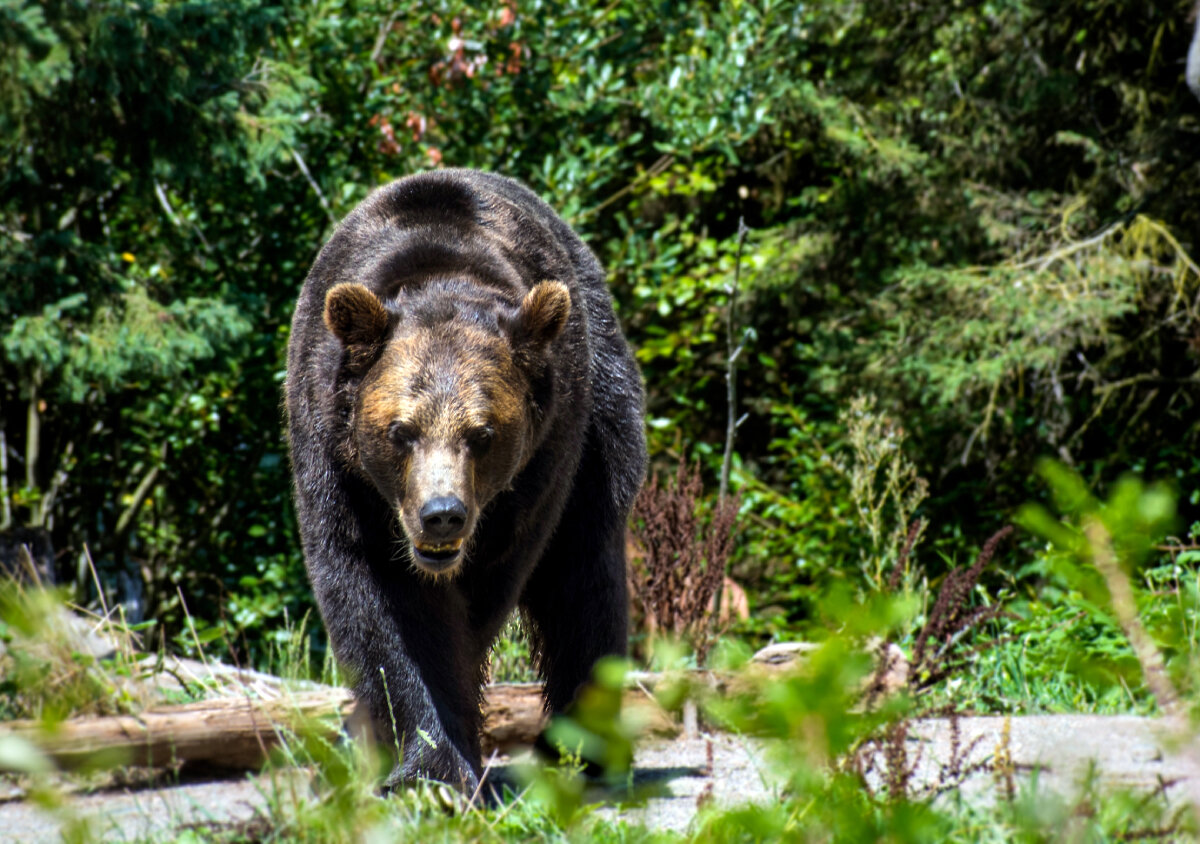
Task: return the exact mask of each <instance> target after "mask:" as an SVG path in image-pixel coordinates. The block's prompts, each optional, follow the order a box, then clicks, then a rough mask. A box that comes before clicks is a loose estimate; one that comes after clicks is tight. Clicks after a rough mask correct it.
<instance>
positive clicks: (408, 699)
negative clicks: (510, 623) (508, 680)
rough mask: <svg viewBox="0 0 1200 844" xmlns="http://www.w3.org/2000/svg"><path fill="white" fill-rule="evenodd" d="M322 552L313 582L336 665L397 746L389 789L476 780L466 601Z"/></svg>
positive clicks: (387, 740) (473, 677)
mask: <svg viewBox="0 0 1200 844" xmlns="http://www.w3.org/2000/svg"><path fill="white" fill-rule="evenodd" d="M330 550H331V549H329V548H328V547H327V548H326V549H325V551H326V553H325V554H323V555H321V556H320V557H318V556H316V555H312V558H313V559H315V560H323V561H324V563H323V564H320V563H319V564H318V565H316V566H313V567H312V573H311V574H312V582H313V587H314V591H315V592H316V595H317V600H318V604H319V605H320V607H321V615H322V617H323V619H324V621H325V626H326V629H327V630H328V632H329V639H330V642H331V644H332V645H333V649H334V653H335V655H336V656H337V659H338V662H339V664H340V665H342V666H343V667H344V668H345V670H346V671H347V673H348V674H349V675H350V678H351V680H352V687H353V689H354V692H355V695H356V696H357V697H358V699H359V701H361V702H363V703H365V704H366V706H367V710H368V713H369V715H370V720H371V725H372V728H373V732H374V737H375V739H376V741H378V742H379V744H380V745H382V746H383V747H386V748H388V749H390V750H393V751H396V750H397V749H398V751H399V758H398V760H397V762H396V767H395V769H394V770H393V772H392V774H391V776H389V778H388V780H387V787H396V786H397V785H400V784H402V783H408V782H413V781H417V780H422V779H431V780H437V781H439V782H444V783H447V784H449V785H452V786H454V787H456V788H459V789H461V790H462V791H463V792H464V793H466V794H471V793H473V792H474V791H475V789H476V788H477V787H478V784H479V774H480V750H479V728H480V720H481V716H480V709H479V668H478V666H470V665H467V664H466V660H467V659H468V656H467V655H468V654H469V653H470V652H471V650H472V649H471V648H470V647H468V646H467V631H466V629H465V628H464V626H463V625H464V624H465V619H466V618H467V611H466V607H465V605H464V604H463V601H462V599H461V596H459V595H458V593H457V590H455V589H453V587H452V586H451V585H450V584H447V583H437V582H432V581H430V580H428V579H422V578H420V577H417V576H415V575H413V574H412V573H411V572H408V571H405V570H402V569H401V568H400V565H399V564H397V563H396V562H395V561H392V560H391V559H388V560H386V561H382V560H381V561H378V562H372V563H371V564H368V563H366V562H364V560H363V559H362V558H361V557H356V556H355V555H353V554H349V553H347V554H344V555H338V556H337V558H336V559H335V558H334V556H333V555H332V554H330V553H329V551H330Z"/></svg>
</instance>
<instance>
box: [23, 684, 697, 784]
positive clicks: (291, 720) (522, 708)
mask: <svg viewBox="0 0 1200 844" xmlns="http://www.w3.org/2000/svg"><path fill="white" fill-rule="evenodd" d="M354 705H355V702H354V697H353V695H352V694H351V693H350V692H349V691H347V690H345V689H339V688H332V687H318V688H316V689H312V690H307V691H302V692H297V693H295V694H292V695H285V696H281V697H279V698H275V699H271V700H263V699H251V698H247V697H225V698H215V699H211V700H205V701H199V702H197V703H188V704H181V705H176V706H157V707H153V708H151V709H147V710H145V711H143V712H142V713H140V714H138V715H115V716H92V717H83V718H72V719H69V720H67V721H63V722H61V723H60V724H58V725H56V727H55V728H54V729H53V730H46V729H45V728H43V726H42V725H41V724H40V723H38V722H36V721H10V722H8V723H7V724H0V733H3V732H9V733H13V734H16V735H19V736H22V737H23V738H26V739H28V740H30V741H32V742H33V743H34V744H35V745H36V746H38V747H39V748H41V750H42V751H43V752H44V753H45V754H46V755H47V756H48V757H49V758H50V759H51V760H53V761H54V762H55V764H57V765H58V766H59V767H61V768H64V769H78V768H84V767H88V766H92V765H139V766H147V767H165V766H170V765H174V764H180V763H188V764H199V765H203V766H205V767H209V768H225V769H231V770H253V769H257V768H260V767H262V765H263V764H264V762H265V761H266V760H267V758H268V756H269V755H270V752H271V750H272V749H274V748H276V747H278V746H279V744H280V742H281V741H282V740H283V738H284V737H285V736H286V735H287V734H288V733H293V732H295V731H297V730H308V731H315V733H316V734H317V735H319V736H320V737H322V738H324V739H326V740H335V739H336V738H337V737H338V735H339V733H341V731H342V724H343V722H344V721H345V720H346V719H347V718H350V717H351V713H352V711H353V709H354ZM625 705H626V706H627V707H628V708H629V709H630V710H631V711H632V712H634V713H635V717H638V718H640V719H641V722H642V724H643V725H644V731H645V732H648V733H653V734H655V735H674V734H675V732H676V728H675V725H674V724H673V722H672V721H671V718H670V716H669V715H668V714H667V713H665V712H663V711H662V709H661V708H660V707H658V705H657V704H655V703H654V701H653V699H652V698H650V697H649V696H648V695H647V694H646V693H645V692H644V691H641V690H639V689H631V690H629V692H627V694H626V702H625ZM543 724H544V712H543V709H542V694H541V686H540V684H537V683H512V684H496V685H492V686H489V687H488V688H487V691H486V696H485V703H484V728H483V737H482V738H483V745H484V748H485V751H486V752H489V753H490V752H491V751H492V750H502V751H503V750H507V749H510V748H512V747H516V746H519V745H529V744H532V743H533V741H534V739H535V738H536V737H537V734H538V732H539V731H540V730H541V728H542V726H543Z"/></svg>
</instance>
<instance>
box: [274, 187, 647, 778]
mask: <svg viewBox="0 0 1200 844" xmlns="http://www.w3.org/2000/svg"><path fill="white" fill-rule="evenodd" d="M287 409H288V428H289V439H290V445H291V451H292V462H293V469H294V472H295V477H296V504H297V511H298V515H299V522H300V528H301V536H302V539H303V541H304V549H305V559H306V562H307V565H308V570H309V577H310V580H311V581H312V584H313V589H314V592H315V593H316V596H317V601H318V604H319V606H320V609H321V613H322V617H323V618H324V621H325V625H326V627H327V629H328V631H329V636H330V640H331V642H332V644H333V647H334V651H335V653H336V654H337V656H338V659H339V661H340V662H341V663H342V664H343V665H344V666H346V667H347V669H348V670H349V671H350V673H351V675H352V677H353V681H354V688H355V691H356V693H357V695H358V696H359V698H360V699H362V700H364V701H366V703H367V705H368V708H369V710H370V712H371V715H372V718H373V720H374V722H375V726H376V731H377V733H378V734H379V736H380V738H381V739H382V740H383V741H384V743H385V744H388V745H390V744H391V741H392V736H393V730H392V715H393V714H394V718H395V730H396V733H397V735H396V737H397V738H398V740H399V742H400V745H401V747H402V750H403V758H402V759H401V760H400V762H399V763H398V766H397V769H396V771H395V773H394V774H393V779H394V780H397V781H400V780H408V779H412V778H415V777H432V778H435V779H439V780H443V781H445V782H450V783H454V784H456V785H460V786H461V787H463V788H464V789H467V790H471V789H473V788H474V787H475V786H476V785H477V784H478V777H479V774H480V758H479V727H480V714H479V713H480V709H479V692H480V682H481V678H482V671H483V666H484V663H485V660H486V657H487V652H488V650H489V648H490V646H491V643H492V641H493V640H494V638H495V636H496V634H497V633H498V631H499V629H500V627H501V626H502V625H503V624H504V622H505V621H506V619H507V618H508V616H509V614H510V613H511V612H512V610H513V608H514V607H520V608H521V609H522V611H523V612H524V614H525V616H526V617H527V619H528V620H529V621H530V623H531V627H532V636H533V645H534V648H535V650H536V652H537V653H538V656H539V668H540V670H541V672H542V674H543V676H544V677H545V680H546V698H547V703H548V705H549V707H550V708H551V709H552V710H554V711H561V710H563V709H564V708H566V707H567V706H568V705H569V704H570V702H571V701H572V699H573V698H574V695H575V693H576V691H577V690H578V688H579V686H580V684H581V683H583V682H584V681H585V680H586V679H587V678H588V676H589V674H590V671H591V667H592V665H593V664H594V662H595V661H596V659H598V658H599V657H601V656H604V655H606V654H623V653H624V652H625V647H626V642H625V639H626V623H627V622H626V606H627V598H626V594H625V560H624V529H625V521H626V518H627V514H628V511H629V507H630V505H631V503H632V500H633V497H634V496H635V495H636V493H637V490H638V487H639V486H640V484H641V480H642V476H643V474H644V470H645V442H644V434H643V429H642V388H641V383H640V378H639V375H638V372H637V368H636V365H635V364H634V362H633V359H632V356H631V355H630V353H629V349H628V347H627V345H626V343H625V341H624V338H623V337H622V336H621V332H620V328H619V326H618V325H617V322H616V319H615V317H614V315H613V312H612V302H611V298H610V296H609V294H608V291H607V289H606V287H605V282H604V274H603V271H602V270H601V268H600V266H599V264H598V263H597V262H596V259H595V258H594V257H593V256H592V254H591V253H590V252H589V251H588V250H587V248H586V247H585V246H584V245H583V243H582V242H581V241H580V240H579V239H578V237H576V236H575V234H574V233H573V232H572V231H571V230H570V228H569V227H568V226H567V225H566V224H565V223H563V222H562V220H560V219H559V218H558V217H557V216H556V215H555V214H554V213H553V212H552V211H551V210H550V209H549V207H548V206H546V205H545V204H544V203H542V202H541V201H540V200H539V199H537V197H535V196H534V195H533V194H532V193H531V192H529V191H528V190H527V189H526V188H524V187H522V186H521V185H519V184H517V183H516V182H513V181H510V180H507V179H503V178H500V177H497V176H492V175H488V174H482V173H475V172H471V171H442V172H437V173H429V174H423V175H420V176H414V177H410V178H408V179H402V180H400V181H398V182H395V183H393V184H391V185H388V186H387V187H385V188H382V189H380V190H379V191H376V192H375V193H374V194H372V195H371V196H370V197H369V198H368V199H367V200H366V201H365V202H364V203H363V204H362V205H361V206H359V208H358V209H356V210H355V211H354V212H353V213H352V214H351V215H350V216H349V217H347V218H346V220H345V221H344V222H343V223H342V224H341V226H339V227H338V230H337V231H336V232H335V233H334V235H333V237H332V238H331V239H330V241H329V243H327V244H326V246H325V248H324V249H323V250H322V251H321V254H320V256H318V258H317V261H316V263H315V264H314V266H313V269H312V271H311V272H310V273H309V277H308V280H307V281H306V282H305V286H304V289H303V290H302V291H301V294H300V299H299V301H298V303H297V307H296V313H295V316H294V319H293V324H292V337H291V342H290V344H289V347H288V378H287ZM449 499H455V500H458V501H459V502H460V503H461V504H462V505H463V506H462V510H461V515H462V517H463V520H462V521H461V523H460V522H457V521H456V522H454V526H453V530H452V533H451V534H445V533H444V532H442V533H438V531H441V530H442V527H445V526H444V525H442V526H441V527H438V525H437V524H436V523H433V522H430V521H429V520H428V518H427V515H423V513H427V511H428V508H429V506H430V505H431V502H436V501H442V500H449ZM455 512H456V513H458V512H459V511H455ZM430 524H434V527H433V528H431V527H430ZM447 524H449V523H447ZM447 530H449V528H447ZM435 533H437V535H436V536H435V535H434V534H435ZM431 537H432V538H431ZM458 543H461V545H459V544H458Z"/></svg>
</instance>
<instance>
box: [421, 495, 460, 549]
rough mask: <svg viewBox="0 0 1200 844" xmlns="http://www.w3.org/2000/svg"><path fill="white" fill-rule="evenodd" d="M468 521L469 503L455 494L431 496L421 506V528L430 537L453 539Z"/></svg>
mask: <svg viewBox="0 0 1200 844" xmlns="http://www.w3.org/2000/svg"><path fill="white" fill-rule="evenodd" d="M466 523H467V505H466V504H463V503H462V500H461V499H459V498H458V497H456V496H453V495H443V496H441V497H439V498H431V499H429V500H428V501H426V502H425V506H424V507H422V508H421V529H422V530H423V531H424V532H425V535H426V536H428V537H429V538H430V539H434V540H437V539H452V538H454V537H455V536H456V535H457V534H459V533H461V532H462V529H463V526H464V525H466Z"/></svg>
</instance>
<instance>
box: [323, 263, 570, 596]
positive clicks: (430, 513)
mask: <svg viewBox="0 0 1200 844" xmlns="http://www.w3.org/2000/svg"><path fill="white" fill-rule="evenodd" d="M405 296H406V298H404V301H402V302H400V303H394V304H392V305H391V306H385V304H384V302H382V301H381V300H380V299H379V298H378V297H377V296H376V295H375V294H374V293H373V292H372V291H371V290H370V289H368V288H367V287H365V286H363V285H360V284H354V283H348V284H338V285H336V286H335V287H333V288H331V289H330V290H329V292H328V294H327V295H326V297H325V324H326V326H327V327H328V328H329V330H330V331H331V332H332V333H333V334H334V335H335V336H336V337H337V338H338V339H339V340H340V341H341V343H342V346H343V349H344V357H343V361H344V362H343V366H344V367H345V368H346V370H347V373H348V375H349V376H350V383H352V384H354V385H355V386H354V390H353V393H352V395H351V398H350V400H349V401H350V408H349V409H350V449H349V450H350V454H351V455H352V459H353V460H354V461H355V462H356V463H357V464H358V466H357V468H359V469H360V470H361V471H362V473H363V474H364V475H365V476H366V478H367V479H368V480H369V481H370V482H371V483H372V484H373V485H374V486H375V488H376V489H377V490H378V492H379V493H380V495H382V496H383V497H384V499H386V500H387V501H388V503H389V504H390V505H391V506H392V508H393V511H394V512H395V513H396V516H397V519H398V521H399V523H400V525H401V527H402V528H403V533H404V537H403V541H404V543H405V545H406V547H407V550H408V551H409V553H410V557H411V559H412V562H413V564H414V565H415V566H416V567H417V569H418V570H420V571H423V572H425V573H427V574H431V575H440V576H453V575H454V574H455V573H456V572H457V571H458V570H459V568H460V564H461V562H462V560H463V558H464V557H465V555H466V553H467V550H468V549H469V547H470V541H471V536H472V534H473V532H474V530H475V526H476V524H477V522H478V520H479V515H480V513H481V512H482V511H483V509H484V508H485V507H486V506H487V504H488V502H489V501H491V500H492V498H493V497H495V495H496V494H497V493H499V492H501V491H502V490H504V489H507V488H508V487H510V486H511V484H512V481H513V479H514V477H516V475H517V473H518V472H519V471H520V470H521V469H522V468H523V467H524V466H525V464H526V463H527V462H528V461H529V458H530V457H531V455H532V452H533V448H534V441H535V434H536V430H535V429H536V425H537V423H538V419H537V416H538V413H539V409H538V407H537V405H536V402H535V401H534V389H535V385H536V384H537V383H538V381H539V379H541V378H542V376H543V373H544V372H545V370H546V367H547V365H548V351H549V346H550V344H551V342H552V341H553V340H554V339H555V338H556V337H558V335H559V334H560V333H561V332H562V330H563V328H564V327H565V325H566V323H567V318H568V316H569V315H570V311H571V297H570V293H569V291H568V290H567V287H566V286H565V285H564V284H561V283H559V282H556V281H546V282H542V283H540V284H538V285H536V286H535V287H533V289H531V290H530V291H529V292H528V293H527V294H526V295H525V297H524V299H523V300H522V301H521V302H520V304H519V305H517V306H515V307H514V306H511V305H506V304H504V303H501V302H498V300H497V299H496V298H495V297H494V296H492V297H485V299H483V300H479V299H476V300H472V299H470V298H466V299H460V298H456V297H455V296H453V295H439V294H438V293H437V292H435V291H425V292H421V291H418V292H416V293H412V294H404V293H403V291H402V298H403V297H405Z"/></svg>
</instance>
